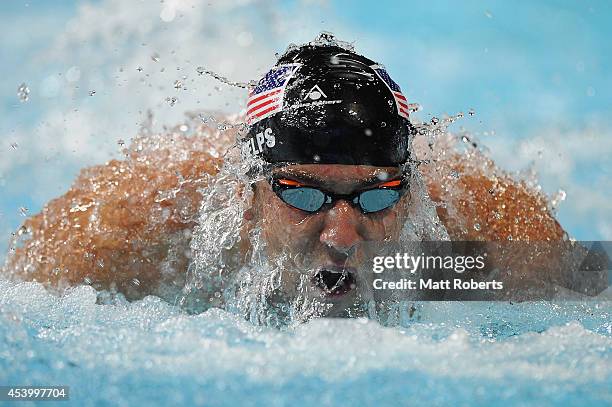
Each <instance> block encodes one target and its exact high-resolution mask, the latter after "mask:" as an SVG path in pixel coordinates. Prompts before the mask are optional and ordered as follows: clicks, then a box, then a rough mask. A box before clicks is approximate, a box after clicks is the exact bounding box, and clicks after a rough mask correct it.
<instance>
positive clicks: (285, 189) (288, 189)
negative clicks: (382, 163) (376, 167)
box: [268, 177, 409, 214]
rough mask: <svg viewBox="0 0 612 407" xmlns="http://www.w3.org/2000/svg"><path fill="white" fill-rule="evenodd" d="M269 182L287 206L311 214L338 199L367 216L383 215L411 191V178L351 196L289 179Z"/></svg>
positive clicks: (391, 182) (384, 184)
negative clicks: (383, 211) (373, 214)
mask: <svg viewBox="0 0 612 407" xmlns="http://www.w3.org/2000/svg"><path fill="white" fill-rule="evenodd" d="M268 182H270V185H271V186H272V190H273V191H274V193H275V194H276V195H277V196H278V197H279V198H280V199H281V200H282V201H283V202H284V203H286V204H287V205H289V206H292V207H294V208H297V209H300V210H302V211H305V212H309V213H316V212H319V211H320V210H322V209H323V208H324V207H325V206H327V207H331V206H333V204H334V203H335V202H336V201H338V200H344V201H346V202H349V203H350V204H351V205H352V206H354V207H357V206H359V209H360V210H361V212H362V213H365V214H367V213H373V212H380V211H382V210H385V209H387V208H390V207H392V206H393V205H395V204H396V203H397V202H398V201H399V200H400V198H401V197H402V195H403V194H404V193H405V192H406V191H407V190H408V189H409V182H408V180H407V177H403V178H402V179H396V180H393V181H389V182H385V183H383V184H379V185H377V186H376V187H374V188H370V189H365V190H361V191H357V192H354V193H352V194H347V195H343V194H335V193H332V192H329V191H326V190H324V189H321V188H317V187H313V186H306V185H303V184H301V183H300V182H298V181H294V180H290V179H285V178H274V177H270V178H269V179H268Z"/></svg>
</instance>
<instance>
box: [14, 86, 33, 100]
mask: <svg viewBox="0 0 612 407" xmlns="http://www.w3.org/2000/svg"><path fill="white" fill-rule="evenodd" d="M17 96H18V97H19V100H20V101H21V102H27V101H28V100H29V99H30V88H28V85H26V84H25V82H24V83H22V84H21V85H19V87H18V88H17Z"/></svg>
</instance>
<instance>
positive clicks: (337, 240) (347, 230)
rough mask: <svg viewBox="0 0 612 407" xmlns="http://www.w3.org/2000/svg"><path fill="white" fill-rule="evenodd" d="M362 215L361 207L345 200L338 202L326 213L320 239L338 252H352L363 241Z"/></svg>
mask: <svg viewBox="0 0 612 407" xmlns="http://www.w3.org/2000/svg"><path fill="white" fill-rule="evenodd" d="M360 217H361V212H359V209H357V208H354V207H352V206H351V205H349V204H348V203H347V202H345V201H338V202H336V204H335V205H334V206H333V208H331V209H329V210H328V211H327V212H326V214H325V224H324V226H323V230H322V231H321V235H320V237H319V240H320V241H321V243H323V244H325V245H326V246H329V247H331V248H333V249H335V250H337V251H338V252H341V253H346V254H350V252H351V251H352V249H353V248H354V247H355V246H356V245H357V244H358V243H360V242H362V241H363V236H362V235H361V233H360V228H361V224H360Z"/></svg>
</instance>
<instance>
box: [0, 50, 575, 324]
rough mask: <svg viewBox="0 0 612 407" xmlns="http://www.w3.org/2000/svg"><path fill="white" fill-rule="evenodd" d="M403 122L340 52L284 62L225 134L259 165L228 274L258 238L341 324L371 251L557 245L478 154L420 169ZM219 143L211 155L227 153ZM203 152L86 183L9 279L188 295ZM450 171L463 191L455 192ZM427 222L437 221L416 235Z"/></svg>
mask: <svg viewBox="0 0 612 407" xmlns="http://www.w3.org/2000/svg"><path fill="white" fill-rule="evenodd" d="M410 113H411V112H410V110H409V107H408V103H407V99H406V97H405V96H404V94H403V93H402V91H401V89H400V87H399V86H398V84H397V83H396V82H394V81H393V80H392V79H391V77H390V76H389V73H388V72H387V71H386V70H385V69H384V67H383V66H381V65H380V64H377V63H376V62H375V61H372V60H370V59H368V58H366V57H364V56H361V55H359V54H357V53H355V52H353V51H352V50H348V49H345V48H342V47H338V46H335V45H320V44H308V45H305V46H302V47H298V48H292V49H290V50H289V51H288V52H286V53H285V54H284V55H283V56H282V57H281V58H280V59H279V60H278V61H277V63H276V65H275V66H274V67H273V68H272V69H271V70H270V71H268V72H267V73H266V75H265V76H264V77H263V78H262V79H261V80H260V81H259V82H258V83H257V85H256V86H255V87H254V88H253V89H251V91H250V94H249V99H248V107H247V123H248V126H249V127H248V133H247V134H246V135H239V134H237V133H236V131H233V132H232V131H229V132H227V133H225V136H226V137H229V138H231V137H236V138H237V139H238V140H239V142H240V145H241V149H242V153H243V155H244V159H245V160H248V161H249V162H251V161H255V162H258V163H259V164H258V165H256V166H254V167H253V168H252V170H251V171H250V175H251V177H252V181H251V182H250V183H249V184H250V185H245V188H244V191H248V190H250V191H251V198H250V205H249V207H248V208H247V209H246V210H245V211H244V213H243V221H242V224H241V225H240V228H239V229H240V230H239V234H240V236H241V238H240V239H237V242H235V247H233V248H231V249H230V252H232V253H238V255H237V256H234V258H239V259H240V261H238V262H237V263H238V264H233V265H231V266H230V265H226V266H224V267H225V268H232V269H233V271H234V272H240V270H242V269H241V265H240V262H244V261H247V259H248V258H249V255H250V256H251V258H252V257H253V253H254V247H253V245H252V241H250V240H249V237H248V236H249V235H250V234H252V233H255V232H256V233H258V237H259V238H261V241H262V243H263V245H262V246H263V249H262V251H263V255H264V256H265V257H266V259H268V262H269V264H271V265H274V266H275V267H277V268H279V269H280V270H281V273H280V278H279V279H280V281H281V282H282V283H281V286H282V287H281V289H280V293H281V294H280V296H282V297H286V298H291V297H292V296H293V295H298V294H300V295H302V296H303V298H304V299H305V300H313V299H317V300H318V301H320V302H321V303H322V304H324V305H325V306H326V310H327V311H326V315H344V314H343V310H346V309H347V308H350V307H351V306H352V305H353V304H355V303H356V302H358V298H359V296H360V287H361V289H363V287H364V286H365V285H366V283H365V282H364V276H363V274H360V273H359V272H358V269H359V268H360V266H361V263H360V262H361V261H362V260H363V257H364V255H363V253H361V252H360V249H359V248H360V244H361V243H363V242H366V241H374V242H377V241H378V242H380V241H389V240H391V241H393V240H398V239H400V238H401V237H402V234H404V235H405V236H404V237H406V236H407V237H408V238H412V239H415V238H416V239H422V240H436V239H442V238H443V239H451V240H485V241H499V240H502V241H503V240H507V239H508V238H509V237H510V238H513V239H515V240H523V241H529V240H561V239H562V238H563V237H564V235H565V232H564V231H563V229H562V228H561V226H560V225H559V223H558V222H557V221H556V220H555V219H554V217H553V216H552V215H551V214H550V212H549V210H548V209H547V206H546V201H545V198H544V197H543V196H541V195H539V194H538V193H536V192H534V191H532V190H530V189H529V188H527V187H526V186H525V185H524V184H522V183H520V182H516V181H513V180H512V179H511V178H510V177H508V176H506V175H504V174H503V173H501V172H500V171H498V170H497V169H496V168H495V166H494V164H493V163H492V162H491V161H489V160H487V159H486V158H484V157H483V156H482V155H480V154H478V153H477V152H475V153H474V154H473V155H472V156H471V157H469V158H466V157H465V156H462V155H460V154H458V153H456V152H452V151H450V150H447V149H445V147H444V146H438V147H436V148H437V150H436V148H434V154H435V153H436V152H437V153H439V157H438V158H440V157H441V156H444V159H433V160H429V161H427V162H423V163H422V164H421V165H420V166H418V167H417V166H416V165H415V163H416V162H418V161H419V159H418V158H419V155H422V154H424V153H423V152H422V150H425V149H426V148H424V147H423V140H422V139H421V140H419V139H418V137H417V136H416V134H415V133H416V132H415V127H414V126H413V124H412V123H411V121H410V120H409V114H410ZM211 135H212V134H211ZM216 135H217V136H218V133H217V134H216ZM158 141H159V140H158ZM217 141H218V142H219V145H218V146H216V148H217V150H218V149H220V148H222V147H223V146H228V145H230V144H231V141H229V142H228V140H223V139H222V137H221V138H218V140H217ZM202 143H203V141H202V140H201V139H197V138H195V137H188V136H183V137H182V138H181V137H177V138H176V139H173V140H172V146H169V145H168V146H165V147H164V145H163V143H161V144H160V145H161V147H159V148H158V149H157V150H155V151H153V152H151V153H149V155H148V156H147V157H146V159H142V155H143V154H145V152H141V151H140V150H139V149H135V150H134V151H132V152H131V154H130V156H129V157H128V159H127V160H124V161H119V160H113V161H111V162H109V163H107V164H106V165H102V166H98V167H94V168H92V169H89V170H86V171H84V172H82V173H81V175H80V177H79V179H78V180H77V182H76V183H75V184H74V185H73V187H72V188H71V190H70V191H69V192H68V193H67V194H66V195H64V196H63V197H61V198H58V199H56V200H53V201H51V202H50V203H49V204H47V205H46V206H45V208H44V209H43V211H42V213H40V214H38V215H36V216H34V217H32V218H30V219H28V220H27V221H26V222H25V224H24V226H23V227H22V228H21V229H20V232H18V236H17V239H16V240H19V242H16V243H14V247H15V251H14V253H13V254H12V255H11V256H9V259H8V262H7V265H6V266H5V269H4V270H5V273H8V274H10V275H11V276H12V277H13V278H19V279H23V280H34V281H39V282H41V283H43V284H45V285H46V286H48V287H54V288H59V289H60V290H61V289H63V288H65V287H69V286H73V285H77V284H83V283H85V284H90V285H92V286H94V287H95V288H97V289H106V290H116V291H119V292H121V293H123V294H124V295H126V297H127V298H128V299H138V298H142V297H143V296H146V295H149V294H155V295H160V296H164V293H166V292H167V288H168V287H169V286H170V287H175V288H177V289H180V288H182V287H183V286H184V285H185V275H186V271H187V269H188V267H189V265H190V264H192V263H193V257H194V255H195V254H194V253H193V250H192V248H191V247H190V241H191V238H192V231H193V230H194V228H195V227H196V226H197V224H198V209H199V208H200V205H201V204H202V201H203V199H204V198H205V197H203V196H202V192H201V191H203V190H205V187H206V185H208V184H209V182H211V181H210V180H211V179H214V176H216V175H217V174H218V172H219V168H221V167H222V165H223V164H222V162H221V160H220V159H218V158H214V157H213V156H212V155H211V154H210V153H209V152H208V150H207V148H206V146H203V145H202ZM144 150H146V148H145V149H144ZM177 150H178V151H180V153H178V154H177V153H176V151H177ZM441 151H443V154H442V153H441ZM430 153H431V152H430ZM474 162H477V163H476V164H474ZM485 170H489V171H490V172H489V173H488V174H487V173H486V172H485ZM452 171H457V172H459V173H461V174H462V176H461V178H460V179H458V180H457V179H450V178H449V177H447V176H446V175H447V174H449V173H451V172H452ZM491 174H495V175H494V176H491ZM419 180H422V181H419ZM423 181H424V182H423ZM159 191H170V192H172V193H169V194H164V196H161V197H160V195H159ZM425 200H427V202H425V203H424V201H425ZM449 208H450V209H449ZM529 208H531V210H530V209H529ZM533 208H537V210H535V211H534V210H533ZM451 209H452V210H451ZM418 211H420V212H421V213H423V212H427V213H428V215H427V218H426V219H425V220H426V221H424V222H422V223H421V224H417V223H415V217H414V213H416V212H418ZM495 213H500V214H501V216H493V215H492V214H495ZM515 219H521V221H520V222H516V221H514V220H515ZM201 220H202V219H200V221H201ZM473 224H478V225H479V227H478V228H474V227H472V225H473ZM19 235H23V236H19ZM196 254H197V253H196ZM260 254H261V253H260ZM224 272H227V273H228V274H229V273H230V272H229V271H228V270H225V271H224ZM251 277H253V276H251ZM243 279H244V278H243ZM298 291H299V293H298ZM168 297H171V296H170V295H169V296H168Z"/></svg>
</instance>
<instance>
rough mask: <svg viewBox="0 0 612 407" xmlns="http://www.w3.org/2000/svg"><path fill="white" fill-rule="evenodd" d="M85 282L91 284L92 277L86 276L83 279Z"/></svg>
mask: <svg viewBox="0 0 612 407" xmlns="http://www.w3.org/2000/svg"><path fill="white" fill-rule="evenodd" d="M83 283H85V284H87V285H91V278H89V277H85V278H84V279H83Z"/></svg>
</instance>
